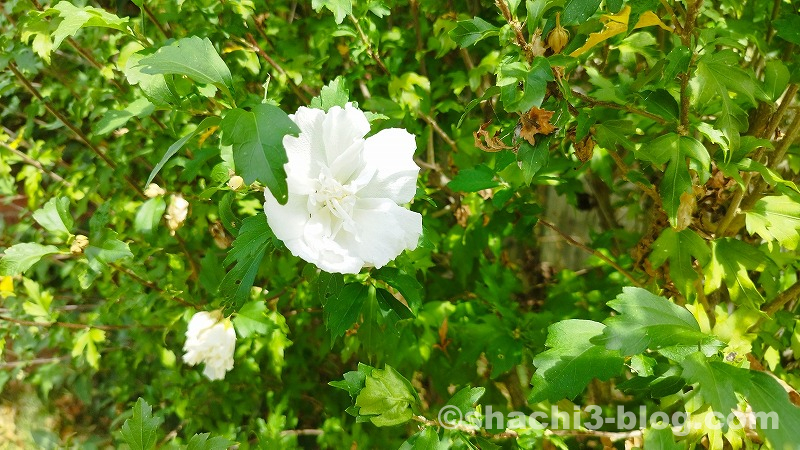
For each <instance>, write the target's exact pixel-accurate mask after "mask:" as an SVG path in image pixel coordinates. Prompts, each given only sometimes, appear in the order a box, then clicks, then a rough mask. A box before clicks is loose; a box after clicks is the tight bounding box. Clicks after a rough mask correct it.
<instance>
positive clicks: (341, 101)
mask: <svg viewBox="0 0 800 450" xmlns="http://www.w3.org/2000/svg"><path fill="white" fill-rule="evenodd" d="M348 101H350V92H349V91H348V90H347V88H345V87H344V79H343V78H342V77H341V76H338V77H336V78H334V80H333V81H331V82H330V83H328V84H327V85H325V86H323V87H322V90H321V91H320V93H319V96H318V97H314V98H312V99H311V102H310V104H309V106H310V107H312V108H317V109H321V110H323V111H328V110H329V109H331V108H332V107H334V106H340V107H342V108H344V106H345V105H346V104H347V102H348Z"/></svg>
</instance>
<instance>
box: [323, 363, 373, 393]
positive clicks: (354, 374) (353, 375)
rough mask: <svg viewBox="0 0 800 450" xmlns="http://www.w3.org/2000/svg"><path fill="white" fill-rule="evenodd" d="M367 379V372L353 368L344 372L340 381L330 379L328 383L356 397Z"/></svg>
mask: <svg viewBox="0 0 800 450" xmlns="http://www.w3.org/2000/svg"><path fill="white" fill-rule="evenodd" d="M366 381H367V373H365V372H364V371H362V370H357V371H356V370H353V371H350V372H347V373H345V374H344V379H343V380H341V381H331V382H329V383H328V384H329V385H331V386H333V387H335V388H339V389H342V390H345V391H347V393H348V394H350V397H352V398H354V399H355V398H356V396H358V393H359V392H361V389H364V383H366Z"/></svg>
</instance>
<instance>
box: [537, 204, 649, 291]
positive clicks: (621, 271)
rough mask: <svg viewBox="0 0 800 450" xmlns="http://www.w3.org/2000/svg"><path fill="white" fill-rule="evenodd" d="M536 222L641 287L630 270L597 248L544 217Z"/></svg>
mask: <svg viewBox="0 0 800 450" xmlns="http://www.w3.org/2000/svg"><path fill="white" fill-rule="evenodd" d="M537 223H540V224H542V225H544V226H546V227H547V228H550V229H551V230H553V231H555V232H556V233H558V234H559V235H560V236H561V237H562V238H564V240H565V241H567V242H568V243H570V244H572V245H574V246H575V247H578V248H580V249H581V250H584V251H586V252H588V253H591V254H592V255H594V256H596V257H597V258H600V259H602V260H603V261H605V262H607V263H608V264H609V265H610V266H611V267H613V268H615V269H617V271H618V272H619V273H621V274H622V275H624V276H625V278H627V279H628V280H630V281H631V283H633V284H634V285H635V286H638V287H642V283H640V282H639V280H637V279H636V278H635V277H634V276H633V275H631V273H630V272H628V271H627V270H625V269H623V268H622V266H620V265H619V264H617V263H616V262H614V261H613V260H612V259H610V258H609V257H607V256H606V255H604V254H602V253H600V252H599V251H597V250H595V249H593V248H591V247H587V246H586V245H585V244H581V243H580V242H578V241H576V240H575V239H573V238H572V237H570V236H569V235H567V234H566V233H564V232H563V231H561V230H559V229H558V228H557V227H556V226H555V225H553V224H552V223H550V222H548V221H546V220H544V219H541V218H540V219H538V221H537Z"/></svg>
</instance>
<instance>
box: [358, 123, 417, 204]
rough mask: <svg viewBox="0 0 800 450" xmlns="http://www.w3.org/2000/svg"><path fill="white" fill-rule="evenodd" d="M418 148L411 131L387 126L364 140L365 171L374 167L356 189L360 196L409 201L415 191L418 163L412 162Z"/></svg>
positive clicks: (401, 202)
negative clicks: (367, 179) (369, 176)
mask: <svg viewBox="0 0 800 450" xmlns="http://www.w3.org/2000/svg"><path fill="white" fill-rule="evenodd" d="M416 148H417V143H416V140H415V139H414V135H412V134H410V133H409V132H408V131H406V130H403V129H400V128H390V129H388V130H383V131H381V132H379V133H378V134H376V135H374V136H371V137H369V138H367V140H366V141H365V142H364V161H365V163H366V169H365V171H364V173H368V172H370V171H373V170H374V175H373V176H372V179H371V180H370V181H369V182H367V184H366V186H364V187H362V188H361V190H359V192H358V196H359V197H361V198H388V199H391V200H393V201H394V202H395V203H398V204H403V203H408V202H410V201H411V199H412V198H414V194H415V193H416V191H417V186H416V185H417V175H418V174H419V166H417V164H416V163H415V162H414V151H415V150H416Z"/></svg>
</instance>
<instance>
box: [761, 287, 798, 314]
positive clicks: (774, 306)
mask: <svg viewBox="0 0 800 450" xmlns="http://www.w3.org/2000/svg"><path fill="white" fill-rule="evenodd" d="M798 297H800V281H797V282H796V283H795V284H793V285H792V286H791V287H789V289H786V290H785V291H783V292H781V293H780V295H778V296H777V297H775V299H774V300H772V301H771V302H769V303H767V304H766V305H764V306H763V307H762V308H761V310H762V311H764V312H765V313H767V314H769V315H772V314H775V313H776V312H778V311H780V310H782V309H783V308H784V306H786V305H787V304H789V303H790V302H791V301H792V300H796V299H797V298H798Z"/></svg>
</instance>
